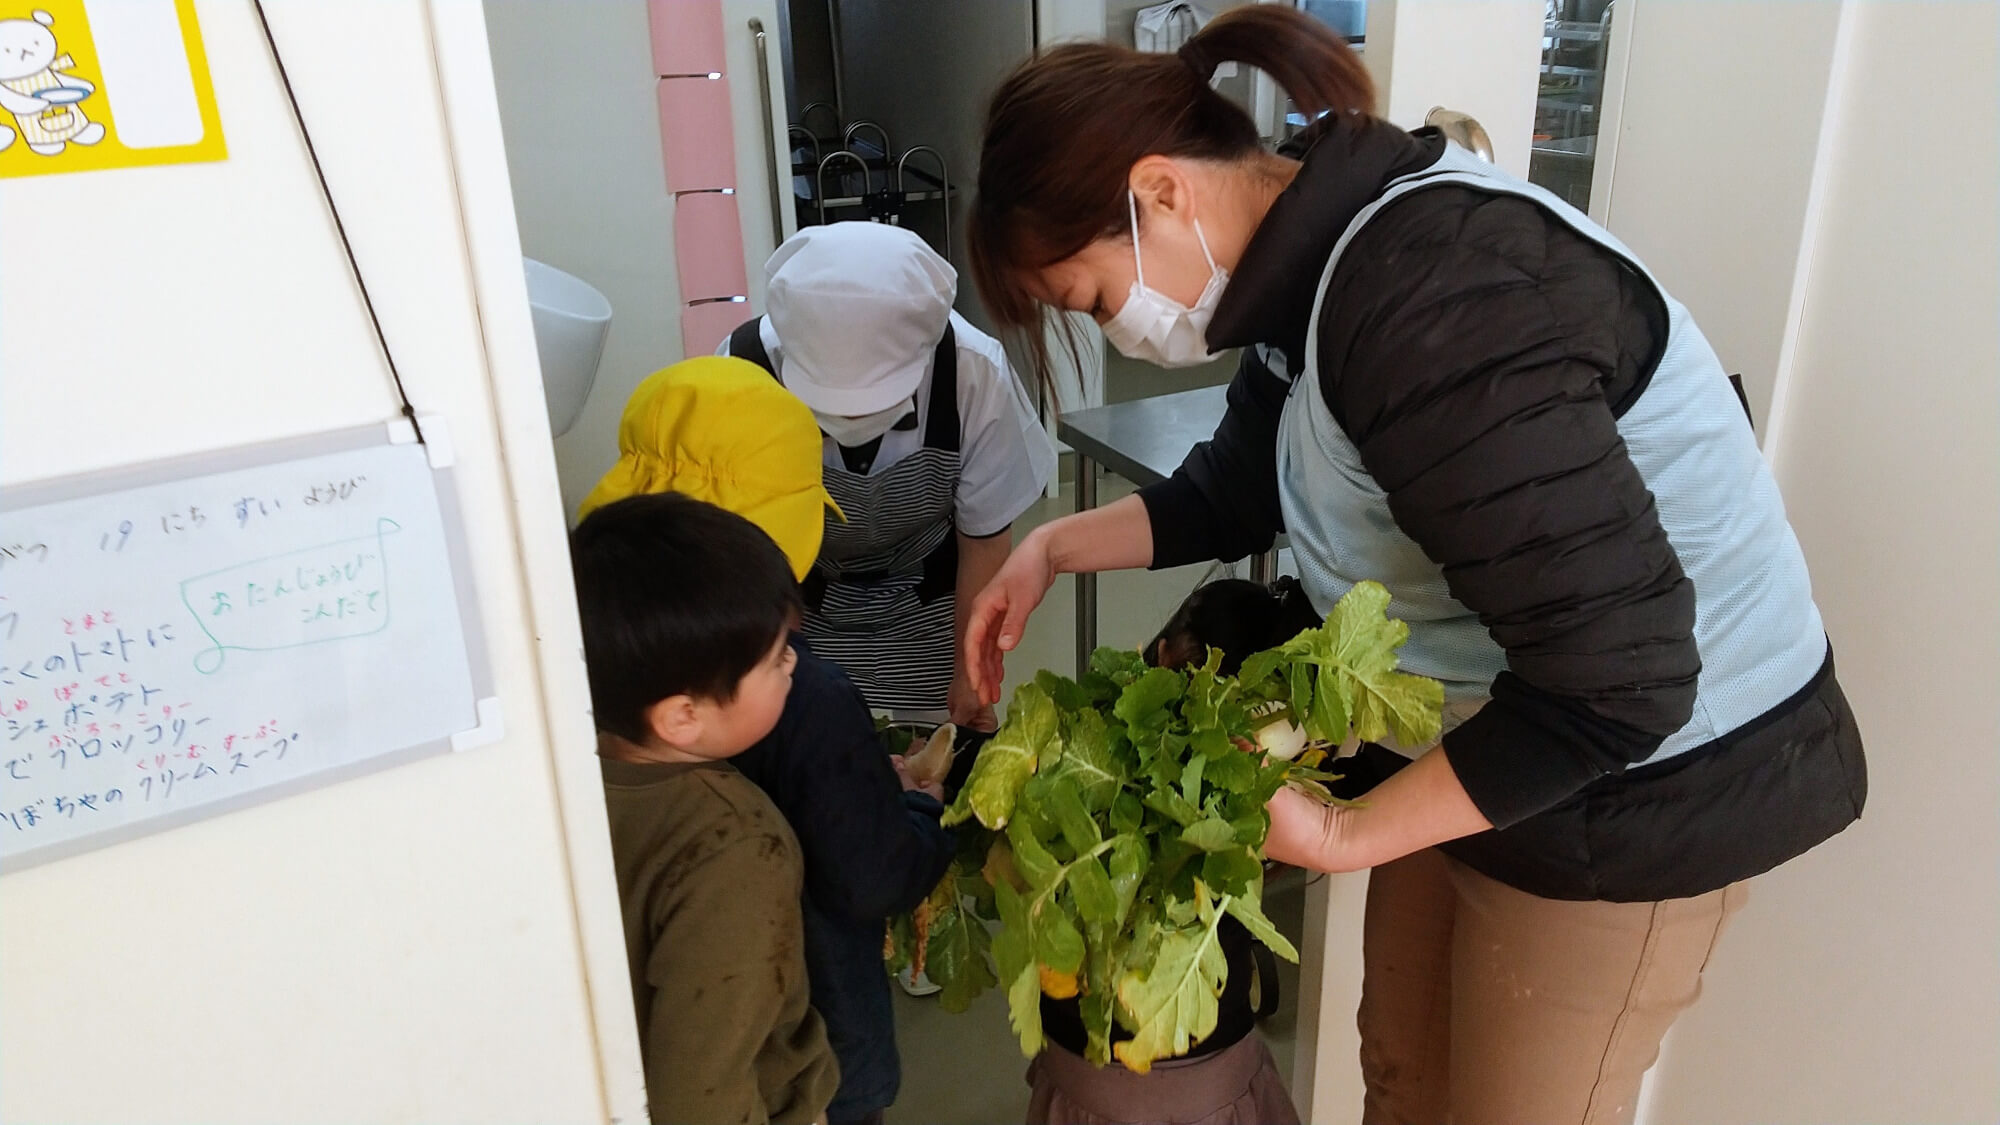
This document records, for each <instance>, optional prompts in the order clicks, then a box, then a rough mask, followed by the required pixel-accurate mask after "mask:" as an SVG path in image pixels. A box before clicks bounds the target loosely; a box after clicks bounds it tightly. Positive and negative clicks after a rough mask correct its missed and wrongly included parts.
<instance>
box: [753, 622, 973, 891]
mask: <svg viewBox="0 0 2000 1125" xmlns="http://www.w3.org/2000/svg"><path fill="white" fill-rule="evenodd" d="M792 644H793V645H794V647H796V648H797V649H798V653H799V660H798V666H797V668H796V669H794V670H793V673H792V692H791V695H790V696H788V697H787V698H786V700H785V710H784V713H783V714H782V715H781V716H780V717H779V719H778V726H777V728H776V729H775V730H773V731H772V732H771V733H770V734H769V735H767V736H766V737H765V738H764V740H763V741H762V742H759V743H758V744H757V745H756V746H753V747H751V748H750V749H749V750H746V751H744V752H743V753H742V754H740V755H738V756H737V757H736V758H734V759H733V760H732V761H733V763H734V764H735V766H736V768H737V769H738V770H739V771H741V772H742V773H743V774H744V776H746V777H748V778H749V779H750V780H751V781H753V782H756V783H757V785H758V787H759V788H761V789H763V790H764V792H765V793H766V794H767V795H768V796H769V797H770V798H771V803H772V804H774V805H776V806H778V811H779V812H782V813H783V814H785V819H786V820H787V821H790V822H791V825H792V831H793V832H794V833H796V834H797V835H798V838H799V850H800V851H801V852H803V853H804V855H805V867H806V894H807V896H808V897H809V898H811V899H812V901H813V903H814V905H816V906H817V907H818V908H819V909H821V910H822V911H824V912H826V913H828V914H831V915H834V916H836V917H842V918H847V919H849V920H852V921H864V922H865V921H876V920H880V919H883V918H887V917H889V916H890V915H892V914H899V913H901V912H903V911H905V910H909V909H911V908H912V907H914V906H916V904H917V903H919V902H921V901H923V899H924V896H926V895H928V894H929V893H930V892H931V889H932V888H934V887H936V886H937V882H938V880H939V879H941V878H943V877H944V871H945V868H946V867H947V866H948V865H949V864H950V863H951V858H952V854H953V850H954V847H955V844H954V841H953V839H952V834H951V831H950V830H949V829H947V828H944V827H943V826H941V825H940V824H939V823H938V817H939V815H940V814H941V813H942V812H943V811H944V810H943V807H942V806H941V805H939V804H938V802H936V801H934V800H932V799H931V798H930V797H928V796H925V795H924V794H922V793H905V792H904V791H903V786H902V783H901V782H899V781H897V780H896V771H895V769H894V768H893V767H892V766H890V765H889V755H888V753H887V751H886V750H884V749H883V746H882V741H881V738H880V736H878V735H877V734H876V732H875V723H874V720H873V719H872V718H871V716H870V714H869V711H868V707H867V705H866V704H865V703H863V702H862V700H861V693H860V692H859V691H858V690H856V689H855V687H854V684H853V682H852V681H850V680H849V679H848V678H847V676H846V674H845V673H843V672H842V671H841V670H840V669H839V667H838V666H836V665H834V664H833V663H832V662H831V661H828V660H825V659H823V658H821V657H819V656H817V655H815V654H814V653H813V652H812V650H811V649H810V648H808V647H807V645H806V643H805V640H804V639H803V638H801V637H794V638H793V639H792Z"/></svg>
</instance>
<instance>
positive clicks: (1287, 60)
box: [1181, 4, 1375, 117]
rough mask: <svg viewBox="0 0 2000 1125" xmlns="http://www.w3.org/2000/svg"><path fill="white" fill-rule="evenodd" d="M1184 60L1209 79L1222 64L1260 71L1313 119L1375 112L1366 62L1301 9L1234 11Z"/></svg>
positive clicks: (1200, 35)
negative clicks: (1324, 116)
mask: <svg viewBox="0 0 2000 1125" xmlns="http://www.w3.org/2000/svg"><path fill="white" fill-rule="evenodd" d="M1181 57H1182V58H1183V59H1184V60H1186V61H1187V62H1188V63H1189V65H1190V66H1193V67H1194V68H1195V69H1196V70H1198V71H1200V72H1201V74H1202V77H1203V78H1204V79H1206V78H1207V77H1208V76H1210V75H1212V74H1214V73H1215V68H1216V67H1217V66H1219V65H1221V64H1222V63H1226V62H1233V63H1242V64H1243V65H1245V66H1254V67H1256V68H1257V69H1258V70H1261V71H1263V72H1264V73H1265V74H1268V75H1270V76H1271V79H1272V81H1274V82H1276V83H1277V84H1278V85H1279V86H1280V87H1282V88H1283V89H1284V91H1285V94H1286V96H1288V97H1290V98H1291V99H1292V104H1294V105H1296V106H1298V107H1299V109H1300V111H1301V112H1303V113H1305V114H1306V115H1307V116H1308V117H1316V116H1318V115H1319V114H1321V113H1327V112H1331V113H1364V114H1372V113H1374V112H1375V83H1374V80H1373V79H1371V78H1370V77H1369V75H1368V68H1367V67H1366V66H1364V65H1362V62H1361V56H1360V55H1358V54H1356V53H1355V52H1354V50H1353V49H1352V48H1350V47H1349V46H1348V45H1347V41H1346V40H1344V39H1342V38H1341V37H1340V36H1339V35H1336V34H1335V33H1334V31H1333V29H1332V28H1329V27H1327V26H1326V25H1325V24H1323V23H1321V22H1319V21H1318V20H1316V19H1313V18H1312V17H1311V16H1308V15H1306V14H1305V13H1304V12H1301V11H1299V10H1297V9H1296V8H1291V7H1285V6H1282V5H1278V4H1244V5H1242V6H1240V7H1236V8H1232V9H1230V10H1229V11H1227V12H1225V13H1223V14H1222V15H1220V16H1217V17H1216V18H1215V19H1214V20H1212V21H1210V23H1209V25H1208V26H1207V27H1204V28H1202V29H1201V30H1200V31H1198V32H1196V33H1195V34H1194V35H1193V36H1191V37H1190V38H1189V39H1188V41H1187V44H1186V45H1185V46H1183V47H1182V48H1181Z"/></svg>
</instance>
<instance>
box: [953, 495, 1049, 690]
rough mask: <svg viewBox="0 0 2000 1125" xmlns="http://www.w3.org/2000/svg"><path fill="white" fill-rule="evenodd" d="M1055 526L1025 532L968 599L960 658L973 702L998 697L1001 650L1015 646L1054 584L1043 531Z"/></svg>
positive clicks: (1002, 671)
mask: <svg viewBox="0 0 2000 1125" xmlns="http://www.w3.org/2000/svg"><path fill="white" fill-rule="evenodd" d="M1055 526H1056V525H1054V524H1051V525H1049V526H1047V527H1041V528H1037V529H1035V530H1034V531H1031V532H1029V533H1028V535H1027V538H1025V539H1023V540H1021V545H1020V546H1018V547H1016V548H1014V551H1013V553H1012V554H1010V555H1008V556H1007V561H1006V562H1004V563H1002V564H1001V566H1000V571H999V573H997V574H995V575H994V576H993V581H991V582H989V583H987V584H986V588H985V589H984V590H981V591H979V595H978V597H976V598H974V599H973V601H972V611H971V613H970V615H969V617H968V618H967V621H966V626H965V651H964V653H963V654H962V655H961V660H962V661H963V663H964V666H965V669H966V675H967V679H968V680H969V682H970V686H971V689H972V692H973V699H974V700H975V701H976V702H978V703H981V704H987V705H991V704H994V703H998V702H1000V684H1001V681H1002V680H1004V679H1005V678H1006V675H1007V669H1006V655H1005V654H1007V653H1010V652H1012V651H1014V649H1015V648H1016V647H1017V646H1019V645H1020V643H1021V634H1022V632H1023V631H1024V630H1026V628H1027V626H1028V615H1029V614H1031V613H1033V612H1034V611H1035V607H1036V606H1039V605H1041V604H1042V599H1043V598H1044V597H1045V596H1047V595H1048V592H1049V587H1050V586H1053V585H1055V581H1056V565H1055V559H1054V557H1053V556H1052V555H1051V554H1050V551H1049V534H1048V533H1049V532H1050V531H1051V529H1052V528H1054V527H1055Z"/></svg>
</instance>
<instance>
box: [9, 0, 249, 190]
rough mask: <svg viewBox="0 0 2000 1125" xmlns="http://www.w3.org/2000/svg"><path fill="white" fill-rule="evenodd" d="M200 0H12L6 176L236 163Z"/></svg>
mask: <svg viewBox="0 0 2000 1125" xmlns="http://www.w3.org/2000/svg"><path fill="white" fill-rule="evenodd" d="M194 5H195V0H0V181H5V180H8V179H12V178H15V177H40V176H52V175H69V174H72V173H77V172H104V171H110V170H113V169H122V168H138V167H157V166H160V165H166V164H205V163H209V162H212V161H219V160H227V159H228V158H229V148H228V146H227V145H226V144H224V143H223V139H222V114H221V110H220V109H219V108H218V107H217V106H216V103H215V87H214V84H213V83H212V82H211V81H210V79H209V73H208V54H207V50H206V48H205V47H204V45H203V43H202V38H201V25H200V23H199V22H198V21H197V20H196V19H195V11H194Z"/></svg>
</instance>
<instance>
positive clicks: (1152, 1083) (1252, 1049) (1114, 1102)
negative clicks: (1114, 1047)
mask: <svg viewBox="0 0 2000 1125" xmlns="http://www.w3.org/2000/svg"><path fill="white" fill-rule="evenodd" d="M1028 1085H1029V1086H1030V1087H1031V1088H1032V1090H1033V1092H1032V1093H1031V1094H1030V1095H1029V1097H1028V1125H1155V1123H1171V1125H1299V1114H1298V1110H1297V1109H1295V1108H1293V1106H1292V1098H1291V1095H1290V1094H1288V1093H1287V1092H1286V1091H1285V1082H1284V1079H1283V1078H1281V1077H1280V1076H1279V1075H1278V1064H1277V1062H1276V1060H1274V1059H1272V1057H1271V1049H1270V1048H1269V1047H1266V1046H1265V1045H1264V1039H1263V1037H1262V1036H1260V1035H1256V1034H1251V1035H1248V1036H1245V1037H1244V1038H1243V1039H1241V1040H1239V1041H1238V1042H1237V1043H1236V1044H1235V1045H1234V1046H1232V1047H1229V1048H1227V1049H1225V1050H1221V1051H1217V1052H1216V1053H1215V1054H1212V1055H1202V1056H1200V1057H1198V1058H1192V1059H1165V1060H1162V1061H1160V1062H1156V1063H1154V1064H1153V1069H1152V1072H1151V1073H1148V1074H1134V1073H1132V1072H1131V1071H1129V1070H1126V1069H1125V1068H1124V1067H1122V1066H1119V1065H1118V1064H1117V1063H1115V1062H1114V1063H1112V1064H1111V1065H1110V1066H1106V1067H1101V1068H1100V1067H1094V1066H1092V1065H1090V1063H1088V1062H1086V1061H1084V1059H1083V1057H1082V1056H1081V1055H1077V1054H1074V1053H1072V1052H1070V1051H1066V1050H1064V1049H1063V1048H1061V1047H1058V1046H1056V1045H1054V1044H1050V1045H1049V1046H1048V1047H1047V1048H1046V1049H1045V1050H1043V1051H1042V1053H1041V1054H1040V1055H1038V1056H1036V1058H1035V1061H1034V1062H1032V1063H1029V1064H1028Z"/></svg>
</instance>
